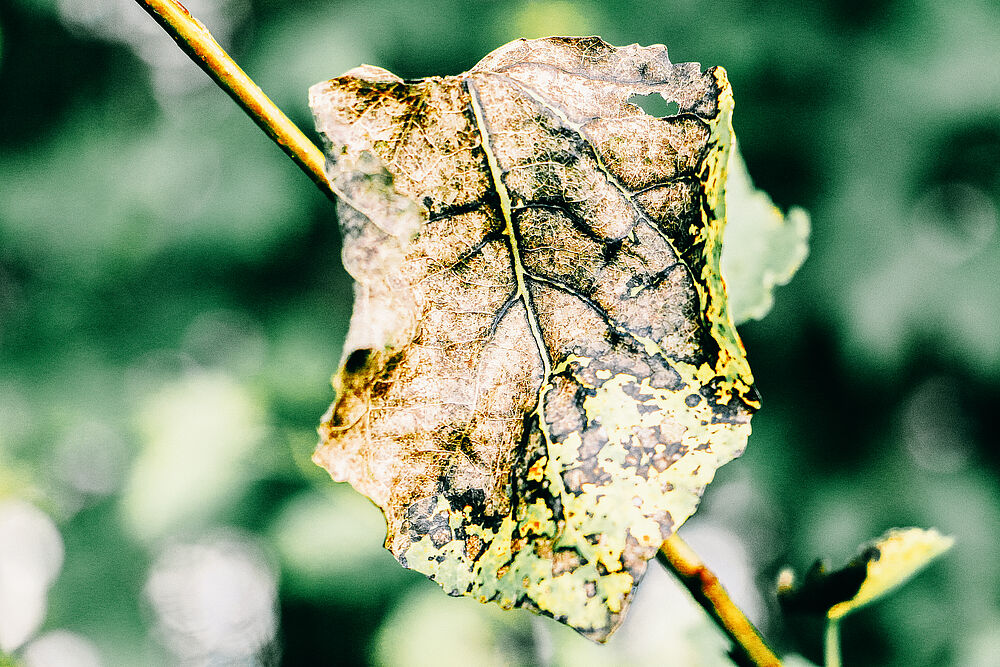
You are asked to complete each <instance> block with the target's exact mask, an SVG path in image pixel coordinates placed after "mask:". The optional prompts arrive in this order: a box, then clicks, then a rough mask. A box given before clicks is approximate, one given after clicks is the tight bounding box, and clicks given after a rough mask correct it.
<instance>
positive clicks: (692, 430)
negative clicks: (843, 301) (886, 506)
mask: <svg viewBox="0 0 1000 667" xmlns="http://www.w3.org/2000/svg"><path fill="white" fill-rule="evenodd" d="M655 93H658V94H660V95H661V96H662V97H663V98H664V100H666V101H668V102H676V103H677V105H678V109H679V111H678V113H677V114H676V115H673V116H667V117H664V118H655V117H652V116H648V115H646V114H645V113H644V112H643V111H642V110H641V109H639V108H638V107H636V106H634V105H632V104H630V103H629V102H628V100H629V99H630V98H631V97H632V96H633V95H649V94H655ZM310 105H311V107H312V109H313V113H314V114H315V117H316V121H317V128H318V130H319V131H320V132H321V133H322V135H323V137H324V139H325V140H326V142H327V175H328V176H329V178H330V181H331V184H332V185H333V187H334V188H335V190H336V191H337V192H338V194H339V195H340V198H341V201H340V204H339V208H338V211H339V217H340V223H341V228H342V232H343V236H344V253H343V261H344V264H345V266H346V268H347V270H348V271H349V272H350V273H351V275H352V276H353V277H354V279H355V281H356V283H355V295H354V296H355V306H354V314H353V316H352V319H351V327H350V331H349V333H348V340H347V343H346V346H345V351H344V357H343V361H342V364H341V368H340V371H339V372H338V374H337V375H336V376H335V378H334V388H335V389H336V392H337V398H336V401H335V402H334V404H333V405H332V406H331V407H330V410H329V411H328V413H327V414H326V415H325V416H324V420H323V423H322V425H321V427H320V435H321V442H320V446H319V448H318V449H317V451H316V454H315V456H314V460H315V461H316V462H317V463H318V464H319V465H321V466H323V467H325V468H326V469H327V470H328V471H329V472H330V474H331V475H332V476H333V478H334V479H336V480H338V481H347V482H350V483H351V484H352V485H353V486H354V487H355V488H356V489H357V490H359V491H360V492H362V493H364V494H366V495H368V496H369V497H370V498H371V499H372V500H373V501H374V502H375V503H376V504H378V506H379V507H381V508H382V510H383V512H384V513H385V517H386V521H387V525H388V534H387V537H386V547H387V548H388V549H389V550H390V551H391V552H392V553H393V554H394V555H395V556H396V558H398V559H399V561H400V562H401V563H402V564H403V565H405V566H406V567H409V568H413V569H415V570H418V571H420V572H423V573H425V574H427V575H428V576H430V577H432V578H433V579H434V580H435V581H437V582H438V583H439V584H440V585H441V586H442V587H443V588H444V589H445V590H446V591H447V592H448V593H450V594H452V595H471V596H474V597H476V598H478V599H480V600H482V601H494V602H497V603H499V604H500V605H502V606H504V607H513V606H521V607H527V608H530V609H532V610H534V611H536V612H540V613H544V614H546V615H550V616H552V617H554V618H556V619H558V620H560V621H562V622H564V623H567V624H569V625H571V626H572V627H574V628H576V629H577V630H578V631H580V632H581V633H583V634H585V635H587V636H589V637H591V638H593V639H596V640H598V641H603V640H604V639H606V638H607V637H608V636H609V635H610V633H611V632H613V631H614V629H615V628H616V627H617V626H618V625H619V623H620V622H621V620H622V617H623V614H624V611H625V608H626V607H627V605H628V602H629V599H630V597H631V593H632V590H633V587H634V586H635V585H636V583H637V582H638V581H639V579H640V578H641V576H642V574H643V572H644V571H645V568H646V561H647V560H648V559H649V558H650V557H651V556H653V555H654V554H655V553H656V551H657V549H658V548H659V546H660V544H661V543H662V542H663V540H664V539H665V538H666V537H668V536H669V535H671V534H672V533H673V531H675V530H676V529H677V527H678V526H680V524H681V523H683V522H684V521H685V520H686V519H687V518H688V517H689V516H690V515H691V514H692V513H693V512H694V510H695V507H696V505H697V503H698V499H699V497H700V496H701V493H702V491H703V490H704V487H705V486H706V485H707V484H708V483H709V482H710V481H711V479H712V477H713V476H714V474H715V470H716V469H717V468H718V467H719V466H720V465H722V464H723V463H726V462H727V461H729V460H731V459H732V458H734V457H736V456H738V455H739V454H740V453H741V452H742V451H743V448H744V447H745V445H746V439H747V436H748V435H749V431H750V426H749V418H750V415H751V413H752V412H753V410H754V409H756V407H757V406H758V399H757V395H756V392H755V390H754V389H753V384H752V383H753V380H752V377H751V374H750V369H749V367H748V365H747V362H746V358H745V354H744V351H743V346H742V344H741V343H740V340H739V337H738V336H737V333H736V330H735V328H734V327H733V324H732V320H731V318H730V316H729V314H728V311H727V305H726V295H725V286H724V284H723V282H722V278H721V276H720V273H719V253H720V248H721V238H722V229H723V225H724V223H725V196H724V183H725V171H726V165H727V160H728V154H729V148H730V145H731V143H732V129H731V124H730V115H731V111H732V94H731V90H730V87H729V83H728V81H727V79H726V74H725V71H724V70H723V69H721V68H717V67H716V68H711V69H709V70H707V71H706V72H704V73H702V72H701V71H700V67H699V66H698V64H697V63H684V64H676V65H675V64H672V63H670V62H669V60H668V59H667V53H666V49H665V48H664V47H663V46H651V47H639V46H637V45H632V46H628V47H622V48H616V47H612V46H610V45H608V44H606V43H605V42H603V41H602V40H600V39H599V38H596V37H587V38H547V39H539V40H519V41H516V42H513V43H511V44H508V45H507V46H505V47H502V48H500V49H499V50H497V51H495V52H493V53H492V54H490V55H489V56H487V57H486V58H485V59H484V60H483V61H482V62H480V63H479V64H478V65H477V66H476V67H474V68H473V69H472V70H470V71H469V72H467V73H465V74H462V75H459V76H453V77H440V78H439V77H433V78H427V79H421V80H415V81H403V80H401V79H399V78H398V77H396V76H394V75H392V74H391V73H389V72H387V71H385V70H382V69H379V68H375V67H371V66H362V67H359V68H356V69H354V70H352V71H351V72H348V73H347V74H345V75H344V76H341V77H339V78H336V79H333V80H331V81H327V82H324V83H320V84H317V85H316V86H313V88H312V89H311V90H310Z"/></svg>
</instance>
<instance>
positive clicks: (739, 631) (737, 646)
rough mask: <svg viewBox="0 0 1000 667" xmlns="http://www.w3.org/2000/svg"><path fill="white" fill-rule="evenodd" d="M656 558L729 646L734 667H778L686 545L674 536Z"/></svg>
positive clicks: (753, 629)
mask: <svg viewBox="0 0 1000 667" xmlns="http://www.w3.org/2000/svg"><path fill="white" fill-rule="evenodd" d="M656 558H657V560H659V561H660V562H661V563H662V564H663V565H664V567H666V568H667V569H668V570H670V571H671V572H673V573H674V575H676V576H677V578H678V579H680V581H681V583H682V584H684V586H685V587H686V588H687V589H688V591H689V592H690V593H691V595H692V596H693V597H694V599H695V601H696V602H697V603H698V604H699V605H701V606H702V607H703V608H704V609H705V611H707V612H708V615H709V616H711V617H712V619H713V620H714V621H715V622H716V624H718V626H719V627H720V628H721V629H722V631H723V632H725V633H726V635H727V636H728V637H729V639H730V640H731V641H732V642H733V651H732V653H731V657H732V658H733V660H734V661H735V662H736V663H737V664H739V665H741V666H747V667H773V666H775V665H777V666H779V667H780V665H781V661H780V660H778V658H777V656H775V655H774V653H773V652H772V651H771V649H769V648H768V647H767V645H766V644H765V643H764V640H763V639H761V637H760V633H758V632H757V629H756V628H755V627H754V626H753V624H752V623H750V621H749V620H747V617H746V615H745V614H744V613H743V611H742V610H740V608H739V607H737V606H736V604H735V603H734V602H733V600H732V598H730V597H729V593H727V592H726V589H725V588H724V587H723V586H722V583H721V582H719V578H718V577H717V576H715V573H713V572H712V571H711V570H710V569H708V567H706V565H705V563H703V562H702V560H701V558H699V557H698V554H696V553H695V552H694V550H693V549H692V548H691V547H689V546H688V544H687V542H685V541H684V540H682V539H681V538H680V536H678V535H677V534H676V533H674V534H673V535H671V536H670V537H669V538H667V541H666V542H664V543H663V545H662V546H661V547H660V551H659V553H658V554H657V555H656Z"/></svg>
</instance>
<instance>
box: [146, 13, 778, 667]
mask: <svg viewBox="0 0 1000 667" xmlns="http://www.w3.org/2000/svg"><path fill="white" fill-rule="evenodd" d="M136 2H137V3H138V4H139V5H141V6H142V7H143V8H144V9H145V10H146V11H147V12H149V14H150V15H151V16H152V17H153V18H154V19H156V21H157V22H158V23H159V24H160V25H161V26H163V29H164V30H166V31H167V32H168V33H169V34H170V36H171V37H173V38H174V40H175V41H176V42H177V44H178V46H180V47H181V49H183V50H184V52H185V53H187V54H188V56H190V57H191V59H192V60H194V61H195V62H196V63H197V64H198V66H199V67H201V68H202V69H203V70H205V72H207V73H208V75H209V76H210V77H212V79H214V80H215V82H216V83H217V84H219V87H221V88H222V89H223V90H225V91H226V92H227V93H228V94H229V96H230V97H232V98H233V99H234V100H235V101H236V103H237V104H239V105H240V107H242V108H243V110H244V111H246V113H247V114H248V115H249V116H250V117H251V118H252V119H253V121H254V122H255V123H257V125H259V126H260V128H261V129H262V130H264V132H265V133H267V136H269V137H271V139H273V140H274V142H275V143H276V144H278V146H280V147H281V149H282V150H283V151H285V153H287V154H288V156H289V157H291V158H292V160H294V161H295V163H296V164H297V165H299V167H301V169H302V171H304V172H306V175H308V176H309V178H310V179H312V180H313V182H315V183H316V185H317V186H319V188H320V189H321V190H322V191H323V192H324V193H325V194H326V195H327V196H328V197H330V198H331V199H335V198H336V193H335V192H334V191H333V190H332V189H331V186H330V183H329V181H328V180H327V178H326V175H325V173H324V171H323V163H324V159H323V153H322V152H321V151H320V150H319V149H318V148H317V147H316V146H315V145H314V144H313V143H312V142H311V141H310V140H309V139H308V138H307V137H306V136H305V135H304V134H303V133H302V131H301V130H300V129H299V128H298V127H297V126H296V125H295V124H294V123H293V122H292V121H291V120H289V119H288V117H287V116H286V115H285V114H284V113H283V112H282V111H281V109H279V108H278V107H277V106H276V105H275V104H274V102H272V101H271V100H270V99H268V97H267V95H265V94H264V92H263V91H262V90H261V89H260V88H259V87H258V86H257V84H255V83H254V82H253V81H252V80H251V79H250V77H248V76H247V75H246V73H245V72H244V71H243V70H242V69H240V67H239V66H238V65H237V64H236V63H235V62H233V59H232V58H230V57H229V54H227V53H226V52H225V51H224V50H223V48H222V47H221V46H219V44H218V42H216V41H215V39H214V38H213V37H212V35H211V33H210V32H209V31H208V30H207V29H206V28H205V26H204V25H202V24H201V22H200V21H198V20H197V19H195V18H194V17H193V16H191V14H190V13H188V11H187V9H185V8H184V5H182V4H181V3H179V2H176V0H136ZM657 557H658V558H659V560H660V561H661V562H662V563H663V564H664V565H665V566H666V567H667V568H668V569H670V570H671V571H672V572H673V573H674V574H675V575H677V577H678V578H679V579H680V580H681V582H682V583H683V584H684V585H685V586H687V588H688V590H689V591H691V594H692V595H693V596H694V598H695V600H696V601H697V602H698V604H700V605H701V606H702V607H704V608H705V610H706V611H707V612H708V613H709V615H710V616H711V617H712V618H713V619H715V621H716V622H717V623H718V624H719V626H720V627H721V628H722V630H723V631H724V632H725V633H726V634H727V635H728V636H729V638H730V639H731V640H732V641H733V644H734V653H735V655H734V658H735V659H736V660H737V661H738V662H739V663H741V664H744V665H750V666H752V667H765V666H766V667H773V666H775V665H778V666H779V667H780V665H781V663H780V661H779V660H778V659H777V658H776V657H775V655H774V653H772V652H771V650H770V649H769V648H768V647H767V646H766V645H765V644H764V642H763V640H762V639H761V638H760V635H759V634H758V633H757V630H756V629H755V628H754V627H753V625H751V623H750V621H748V620H747V618H746V616H745V615H744V614H743V612H742V611H740V609H739V607H737V606H736V605H735V604H734V603H733V601H732V600H731V599H730V598H729V595H728V593H726V590H725V589H724V588H723V587H722V584H720V583H719V580H718V578H717V577H716V576H715V575H714V574H713V573H712V571H711V570H709V569H708V568H707V567H705V564H704V563H702V562H701V559H700V558H698V555H697V554H696V553H695V552H694V551H692V549H691V547H689V546H688V545H687V544H686V543H685V542H684V541H683V540H682V539H681V538H680V537H678V536H677V535H673V536H672V537H670V539H668V540H667V541H666V542H664V543H663V546H662V547H661V548H660V552H659V554H658V556H657Z"/></svg>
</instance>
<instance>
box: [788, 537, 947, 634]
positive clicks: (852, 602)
mask: <svg viewBox="0 0 1000 667" xmlns="http://www.w3.org/2000/svg"><path fill="white" fill-rule="evenodd" d="M954 542H955V540H954V538H952V537H947V536H944V535H941V533H939V532H938V531H937V530H935V529H933V528H931V529H929V530H925V529H923V528H893V529H892V530H890V531H888V532H887V533H885V534H884V535H882V536H881V537H879V538H878V539H875V540H873V541H871V542H868V543H867V544H864V545H862V546H861V548H860V550H859V551H858V554H857V555H856V556H855V557H854V558H852V559H851V562H849V563H848V564H847V565H845V566H844V567H842V568H840V569H839V570H832V571H831V570H829V568H828V567H827V564H826V563H825V562H824V561H817V562H816V563H815V564H814V565H813V566H812V567H811V568H810V569H809V571H808V572H806V574H805V576H804V577H803V580H802V581H801V582H797V581H796V580H795V576H794V573H793V572H792V571H791V569H790V568H786V569H784V570H782V572H781V574H780V575H779V577H778V591H777V592H778V600H779V601H780V602H781V604H782V607H784V608H785V609H786V610H788V611H798V612H812V613H821V614H824V615H825V616H826V617H827V618H829V619H830V620H833V621H837V620H840V619H841V618H843V617H844V616H846V615H847V614H849V613H851V612H853V611H855V610H856V609H860V608H861V607H863V606H864V605H866V604H869V603H870V602H874V601H876V600H878V599H880V598H882V597H884V596H885V595H887V594H888V593H890V592H891V591H893V590H895V589H896V588H897V587H899V586H901V585H902V584H904V583H905V582H906V581H908V580H909V579H910V577H912V576H913V575H915V574H916V573H917V572H919V571H920V570H922V569H923V568H925V567H926V566H927V565H929V564H930V563H931V562H932V561H933V560H934V559H935V558H937V557H938V556H940V555H941V554H943V553H944V552H945V551H947V550H948V549H950V548H951V546H952V544H954Z"/></svg>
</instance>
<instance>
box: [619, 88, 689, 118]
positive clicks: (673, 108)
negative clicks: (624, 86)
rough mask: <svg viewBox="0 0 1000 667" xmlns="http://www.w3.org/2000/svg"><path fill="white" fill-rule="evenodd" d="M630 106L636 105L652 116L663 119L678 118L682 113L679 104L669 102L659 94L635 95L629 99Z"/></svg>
mask: <svg viewBox="0 0 1000 667" xmlns="http://www.w3.org/2000/svg"><path fill="white" fill-rule="evenodd" d="M628 101H629V103H630V104H634V105H636V106H637V107H639V108H640V109H642V110H643V111H645V112H646V113H648V114H649V115H650V116H656V117H657V118H663V117H665V116H676V115H677V114H678V113H680V107H679V106H678V104H677V102H668V101H666V100H665V99H663V96H662V95H660V94H659V93H653V94H651V95H633V96H632V97H630V98H628Z"/></svg>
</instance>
